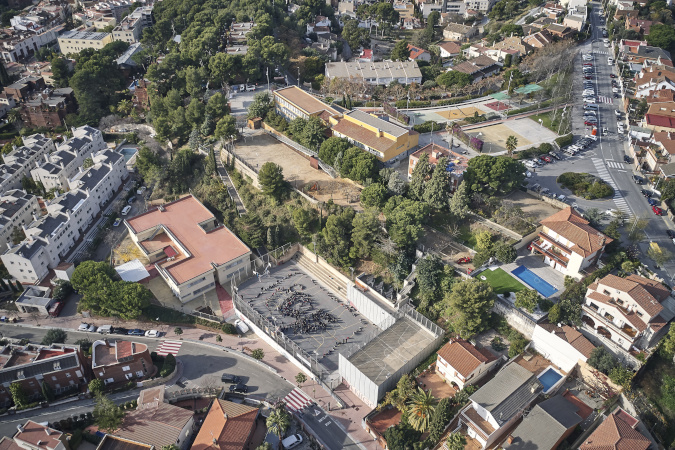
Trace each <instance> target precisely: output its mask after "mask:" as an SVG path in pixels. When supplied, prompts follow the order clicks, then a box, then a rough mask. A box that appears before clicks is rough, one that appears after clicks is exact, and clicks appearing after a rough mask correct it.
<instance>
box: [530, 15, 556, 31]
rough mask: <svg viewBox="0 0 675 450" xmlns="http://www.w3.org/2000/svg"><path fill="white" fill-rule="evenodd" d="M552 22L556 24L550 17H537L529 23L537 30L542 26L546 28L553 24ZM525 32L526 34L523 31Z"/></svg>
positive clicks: (541, 28)
mask: <svg viewBox="0 0 675 450" xmlns="http://www.w3.org/2000/svg"><path fill="white" fill-rule="evenodd" d="M553 24H557V22H556V19H551V18H550V17H539V18H538V19H536V20H535V21H534V22H532V23H531V24H530V26H533V27H535V28H537V29H539V30H543V29H544V28H546V27H548V26H550V25H553ZM524 30H525V29H524V28H523V32H524ZM525 34H527V33H525Z"/></svg>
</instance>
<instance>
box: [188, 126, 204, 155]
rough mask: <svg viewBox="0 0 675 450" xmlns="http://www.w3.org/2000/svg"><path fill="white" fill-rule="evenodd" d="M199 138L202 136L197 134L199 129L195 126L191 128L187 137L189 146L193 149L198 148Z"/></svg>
mask: <svg viewBox="0 0 675 450" xmlns="http://www.w3.org/2000/svg"><path fill="white" fill-rule="evenodd" d="M201 140H202V137H201V136H200V135H199V130H198V129H197V128H193V129H192V131H191V132H190V139H189V144H190V148H191V149H192V150H193V151H194V150H197V149H198V148H199V144H200V143H201Z"/></svg>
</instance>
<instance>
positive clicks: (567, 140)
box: [555, 133, 574, 148]
mask: <svg viewBox="0 0 675 450" xmlns="http://www.w3.org/2000/svg"><path fill="white" fill-rule="evenodd" d="M573 139H574V135H573V134H571V133H570V134H566V135H564V136H560V137H559V138H556V140H555V142H556V144H558V145H559V146H560V148H562V147H566V146H568V145H571V144H572V140H573Z"/></svg>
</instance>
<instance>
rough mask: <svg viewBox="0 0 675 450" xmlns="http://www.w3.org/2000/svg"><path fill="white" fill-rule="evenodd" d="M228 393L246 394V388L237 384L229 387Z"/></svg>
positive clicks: (241, 384)
mask: <svg viewBox="0 0 675 450" xmlns="http://www.w3.org/2000/svg"><path fill="white" fill-rule="evenodd" d="M230 392H241V393H243V394H245V393H247V392H248V386H247V385H245V384H243V383H237V384H233V385H231V386H230Z"/></svg>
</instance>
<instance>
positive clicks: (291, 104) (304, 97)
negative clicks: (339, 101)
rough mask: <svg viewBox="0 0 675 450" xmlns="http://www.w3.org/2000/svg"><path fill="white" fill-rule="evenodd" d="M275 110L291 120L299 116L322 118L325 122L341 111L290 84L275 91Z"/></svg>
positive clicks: (303, 117)
mask: <svg viewBox="0 0 675 450" xmlns="http://www.w3.org/2000/svg"><path fill="white" fill-rule="evenodd" d="M274 110H275V111H276V113H277V114H279V115H281V116H283V117H284V118H285V119H286V120H288V121H289V122H290V121H291V120H293V119H297V118H298V117H300V118H302V119H305V120H306V119H309V118H310V117H313V116H314V117H318V118H320V119H321V120H322V121H323V122H324V124H327V123H328V121H329V119H330V118H331V117H333V116H337V115H339V114H340V113H339V112H338V111H337V110H336V109H334V108H331V107H330V106H328V105H327V104H325V103H324V102H322V101H321V100H319V99H318V98H316V97H314V96H313V95H312V94H309V93H307V92H305V91H303V90H302V89H300V88H299V87H297V86H288V87H285V88H282V89H277V90H276V91H274Z"/></svg>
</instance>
